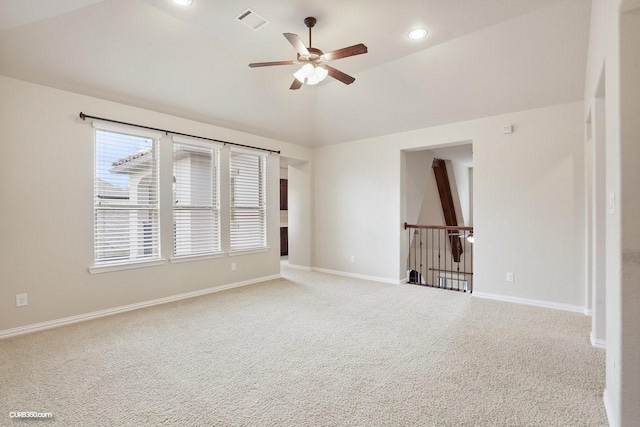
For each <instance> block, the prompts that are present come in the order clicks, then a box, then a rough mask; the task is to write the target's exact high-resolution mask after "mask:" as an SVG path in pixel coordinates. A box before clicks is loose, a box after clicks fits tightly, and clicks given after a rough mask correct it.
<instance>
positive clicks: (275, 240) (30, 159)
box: [0, 77, 311, 330]
mask: <svg viewBox="0 0 640 427" xmlns="http://www.w3.org/2000/svg"><path fill="white" fill-rule="evenodd" d="M0 94H2V96H0V129H1V131H2V135H3V141H2V143H0V162H1V167H0V217H1V218H2V221H0V242H1V244H0V263H1V265H0V283H1V284H2V286H0V330H6V329H11V328H15V327H19V326H24V325H30V324H34V323H39V322H44V321H50V320H54V319H60V318H64V317H68V316H73V315H78V314H83V313H88V312H93V311H97V310H104V309H109V308H113V307H118V306H123V305H128V304H134V303H138V302H143V301H147V300H151V299H156V298H162V297H167V296H171V295H175V294H179V293H185V292H191V291H197V290H201V289H206V288H209V287H215V286H220V285H224V284H229V283H235V282H241V281H245V280H250V279H254V278H259V277H265V276H270V275H275V274H278V273H279V266H280V264H279V259H280V254H279V250H278V248H279V236H280V233H279V218H278V213H279V181H278V178H279V159H278V156H277V155H270V156H269V158H268V171H267V174H268V175H267V176H268V177H267V180H268V183H267V197H268V204H269V207H268V211H267V221H268V225H267V227H268V228H267V233H268V245H269V246H270V247H271V250H270V251H269V252H266V253H258V254H252V255H245V256H238V257H233V258H230V257H224V258H221V259H213V260H206V261H197V262H188V263H181V264H171V263H168V262H167V263H166V264H165V265H162V266H156V267H148V268H140V269H135V270H127V271H118V272H111V273H104V274H97V275H91V274H89V273H88V271H87V267H89V266H91V265H92V263H93V168H94V143H93V139H94V138H93V129H92V127H91V126H90V124H89V123H88V122H83V121H82V120H80V119H79V118H78V113H79V112H80V111H84V112H85V113H86V114H91V115H96V116H102V117H107V118H113V119H118V120H124V121H128V122H133V123H139V124H145V125H148V126H153V127H163V128H168V129H172V130H176V131H181V132H184V133H192V134H195V135H201V136H206V137H211V138H217V139H222V140H227V141H232V142H237V143H241V144H247V145H254V146H259V147H264V148H269V149H274V150H282V155H284V156H288V157H291V158H296V159H302V160H310V158H311V150H310V149H308V148H305V147H302V146H297V145H293V144H287V143H283V142H279V141H275V140H271V139H267V138H263V137H258V136H255V135H250V134H246V133H242V132H237V131H233V130H228V129H223V128H219V127H215V126H211V125H207V124H203V123H198V122H193V121H189V120H185V119H182V118H178V117H174V116H169V115H165V114H160V113H155V112H152V111H148V110H143V109H139V108H133V107H129V106H126V105H122V104H117V103H113V102H107V101H103V100H100V99H96V98H90V97H86V96H81V95H77V94H73V93H69V92H64V91H60V90H55V89H51V88H47V87H43V86H38V85H34V84H30V83H25V82H21V81H18V80H13V79H8V78H4V77H0ZM171 154H172V147H171V143H170V137H163V139H162V141H161V143H160V162H161V165H160V166H161V168H160V181H161V182H160V185H161V194H160V203H161V210H162V213H161V218H160V219H161V230H162V232H163V237H162V255H163V257H165V258H166V257H168V256H170V254H171V234H172V233H171V227H172V226H171V224H172V219H171V218H172V212H171V205H172V202H171V185H166V184H167V183H169V182H171V180H172V178H171V175H172V172H171ZM222 174H224V171H222ZM227 182H228V181H227ZM223 184H224V181H223ZM300 185H301V186H304V185H309V182H308V180H307V181H306V184H305V183H302V184H300ZM223 186H224V185H223ZM222 190H223V191H222V192H221V193H222V197H225V194H226V195H227V197H228V189H225V188H222ZM307 190H308V189H307ZM225 219H226V220H228V215H223V216H222V220H223V221H225ZM223 230H224V228H223ZM225 238H226V239H228V231H227V233H226V237H225V233H223V242H224V239H225ZM300 239H301V243H300V244H301V245H307V246H308V245H309V241H308V240H307V241H306V242H304V239H308V236H304V235H303V236H302V237H301V238H300ZM231 262H236V263H237V267H238V268H237V271H234V272H231V269H230V263H231ZM17 293H28V295H29V305H28V306H26V307H20V308H16V307H15V295H16V294H17Z"/></svg>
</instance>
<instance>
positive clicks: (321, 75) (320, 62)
mask: <svg viewBox="0 0 640 427" xmlns="http://www.w3.org/2000/svg"><path fill="white" fill-rule="evenodd" d="M316 22H317V21H316V18H314V17H312V16H309V17H307V18H305V20H304V23H305V25H306V26H307V28H309V47H307V46H305V45H304V43H303V42H302V40H301V39H300V37H298V36H297V35H296V34H292V33H283V35H284V37H285V38H286V39H287V40H288V41H289V43H291V45H292V46H293V47H294V48H295V49H296V51H297V52H298V55H297V58H296V59H295V60H293V61H274V62H254V63H251V64H249V67H251V68H255V67H270V66H273V65H294V64H302V67H301V68H300V69H299V70H298V71H296V72H295V73H293V76H294V77H295V80H294V81H293V83H292V84H291V87H290V88H289V89H291V90H297V89H300V88H301V87H302V85H303V84H307V85H309V86H313V85H316V84H318V83H320V82H321V81H323V80H324V79H325V78H326V77H327V76H331V77H333V78H334V79H336V80H339V81H341V82H342V83H344V84H347V85H349V84H351V83H353V82H354V81H355V80H356V79H355V78H353V77H351V76H350V75H348V74H345V73H343V72H342V71H340V70H337V69H335V68H333V67H331V66H329V65H327V64H326V63H327V62H329V61H334V60H336V59H342V58H347V57H349V56H355V55H361V54H363V53H367V51H368V50H367V47H366V46H365V45H363V44H362V43H360V44H356V45H353V46H349V47H345V48H342V49H338V50H334V51H332V52H329V53H324V52H322V51H321V50H320V49H316V48H314V47H311V28H313V26H314V25H315V24H316Z"/></svg>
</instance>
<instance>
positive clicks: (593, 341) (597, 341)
mask: <svg viewBox="0 0 640 427" xmlns="http://www.w3.org/2000/svg"><path fill="white" fill-rule="evenodd" d="M589 340H590V341H591V345H592V346H594V347H598V348H607V342H606V341H605V340H601V339H598V338H596V337H594V336H593V332H591V334H589Z"/></svg>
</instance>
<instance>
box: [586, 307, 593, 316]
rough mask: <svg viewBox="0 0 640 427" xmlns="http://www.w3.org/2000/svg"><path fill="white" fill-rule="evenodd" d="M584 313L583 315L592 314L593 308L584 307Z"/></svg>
mask: <svg viewBox="0 0 640 427" xmlns="http://www.w3.org/2000/svg"><path fill="white" fill-rule="evenodd" d="M584 315H585V316H593V310H591V309H590V308H585V309H584Z"/></svg>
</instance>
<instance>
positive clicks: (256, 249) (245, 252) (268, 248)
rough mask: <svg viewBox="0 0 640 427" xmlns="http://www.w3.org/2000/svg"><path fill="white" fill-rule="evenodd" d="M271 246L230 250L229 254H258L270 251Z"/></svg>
mask: <svg viewBox="0 0 640 427" xmlns="http://www.w3.org/2000/svg"><path fill="white" fill-rule="evenodd" d="M270 250H271V248H270V247H269V246H265V247H262V248H253V249H243V250H240V251H229V252H227V255H229V256H240V255H249V254H257V253H260V252H269V251H270Z"/></svg>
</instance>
